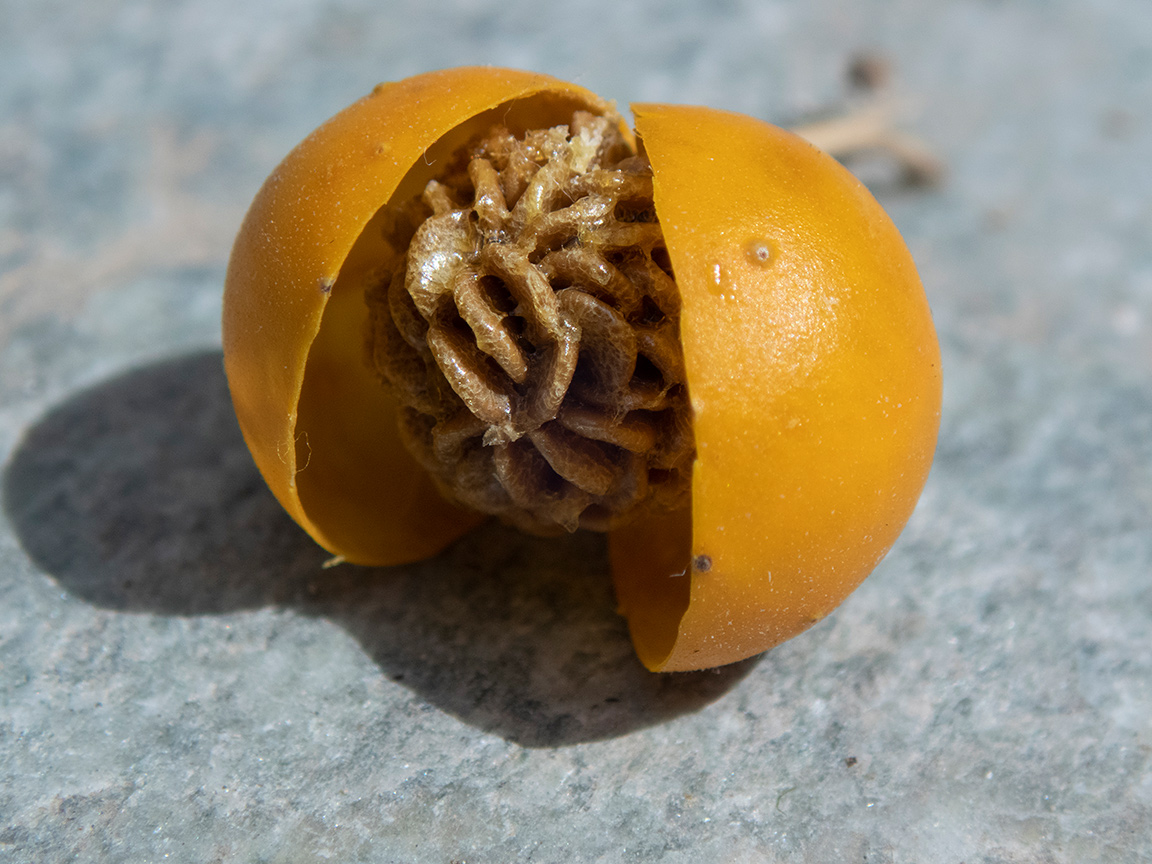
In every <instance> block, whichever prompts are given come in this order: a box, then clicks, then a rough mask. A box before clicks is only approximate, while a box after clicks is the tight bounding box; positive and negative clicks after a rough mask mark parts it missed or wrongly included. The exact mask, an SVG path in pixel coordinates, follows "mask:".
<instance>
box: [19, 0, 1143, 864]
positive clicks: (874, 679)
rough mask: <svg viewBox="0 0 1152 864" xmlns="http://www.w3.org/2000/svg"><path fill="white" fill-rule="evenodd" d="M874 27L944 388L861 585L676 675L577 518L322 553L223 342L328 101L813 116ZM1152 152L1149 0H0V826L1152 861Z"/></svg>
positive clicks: (286, 845) (240, 849) (503, 845)
mask: <svg viewBox="0 0 1152 864" xmlns="http://www.w3.org/2000/svg"><path fill="white" fill-rule="evenodd" d="M861 50H871V51H878V52H882V53H883V54H885V55H886V56H887V57H888V58H889V59H890V60H891V61H892V63H893V65H894V68H895V73H896V78H895V82H894V84H893V90H894V92H895V94H896V95H897V96H898V97H899V99H900V100H901V104H902V106H903V122H904V124H905V125H906V127H907V128H910V129H914V130H915V131H917V132H918V133H919V134H921V135H922V136H923V137H925V138H926V139H927V140H928V141H929V142H930V143H931V144H932V146H933V147H934V148H935V149H936V150H937V151H938V152H939V153H940V154H941V155H942V156H943V157H944V158H945V159H946V160H947V162H948V165H949V169H950V173H949V178H948V181H947V183H946V184H945V185H944V186H943V187H941V188H939V189H937V190H929V191H911V190H907V189H901V188H899V187H898V186H897V185H894V184H892V183H890V182H888V180H887V179H886V173H885V170H884V168H883V166H876V165H866V166H862V168H861V170H862V171H864V170H867V171H869V172H871V173H870V174H869V175H867V176H869V177H870V178H871V179H872V180H874V182H875V188H876V191H877V193H878V195H879V197H880V198H881V200H882V202H883V203H884V204H885V205H886V206H887V207H888V208H889V210H890V212H891V213H892V215H893V218H894V219H895V220H896V222H897V223H898V224H899V226H900V227H901V229H902V230H903V231H904V233H905V236H906V238H907V240H908V242H909V245H910V246H911V248H912V250H913V253H914V254H915V256H916V257H917V260H918V262H919V264H920V267H921V271H922V275H923V278H924V281H925V285H926V287H927V290H928V294H929V298H930V300H931V302H932V305H933V309H934V313H935V316H936V321H937V325H938V327H939V330H940V336H941V341H942V346H943V351H944V360H945V364H946V369H945V371H946V382H947V383H946V394H945V411H944V417H943V429H942V435H941V441H940V447H939V452H938V456H937V462H936V466H935V468H934V471H933V475H932V477H931V479H930V481H929V483H928V487H927V490H926V491H925V495H924V498H923V499H922V501H921V505H920V508H919V509H918V511H917V512H916V514H915V516H914V517H913V519H912V522H911V523H910V525H909V526H908V528H907V530H906V531H905V533H904V535H903V537H902V538H901V540H900V541H899V543H898V544H897V546H896V548H895V549H894V550H893V552H892V553H891V555H890V556H889V557H888V558H887V559H886V560H885V561H884V562H883V563H882V565H881V566H880V567H879V569H878V570H877V571H876V573H875V574H874V575H873V576H872V577H871V578H870V579H869V580H868V581H867V582H866V583H865V585H864V586H863V587H862V588H861V589H860V590H859V591H858V592H857V593H856V594H855V595H853V597H852V598H850V600H849V601H848V602H847V603H846V604H845V605H844V606H843V607H841V609H840V610H839V611H838V612H837V613H835V614H834V615H832V616H831V617H830V618H828V619H827V620H826V621H824V622H822V623H821V624H820V625H819V626H817V627H816V628H814V629H813V630H811V631H810V632H808V633H807V634H805V635H804V636H802V637H800V638H798V639H796V640H794V641H793V642H791V643H788V644H786V645H784V646H782V647H781V648H779V649H777V650H775V651H773V652H771V653H769V654H768V655H766V656H764V657H763V658H760V659H759V660H754V661H749V662H747V663H744V664H740V665H738V666H736V667H733V668H730V669H726V670H724V671H722V672H720V673H718V674H714V673H702V674H695V675H683V676H664V677H661V676H652V675H649V674H647V673H646V672H644V671H643V670H642V669H641V668H640V667H639V666H638V665H637V663H636V662H635V661H634V660H633V659H632V654H631V649H630V647H629V645H628V642H627V638H626V634H625V631H624V628H623V626H622V623H621V622H620V621H619V620H618V619H617V618H616V617H615V616H614V614H613V605H612V598H611V593H610V590H609V587H608V585H607V580H606V576H605V556H604V549H603V546H602V544H601V542H600V541H599V540H598V539H597V538H595V537H590V536H574V537H571V538H567V539H564V540H560V541H555V542H553V541H540V540H532V539H525V538H522V537H518V536H516V535H514V534H513V533H512V532H509V531H507V530H504V529H500V528H494V527H493V528H488V529H484V530H480V531H477V532H476V533H474V534H472V535H470V536H468V537H466V538H465V539H463V540H462V541H460V542H459V543H457V544H456V545H455V546H453V547H452V548H451V549H450V550H448V552H446V553H445V554H444V555H443V556H441V557H440V558H438V559H436V560H434V561H429V562H426V563H424V564H421V565H419V566H414V567H408V568H397V569H394V570H388V571H372V570H360V569H356V568H350V567H344V568H336V569H333V570H328V571H321V569H320V565H321V563H322V562H323V560H324V558H325V555H324V553H323V552H322V551H321V550H319V549H317V548H316V547H315V546H314V545H313V544H312V543H311V541H309V540H308V539H307V538H306V537H304V536H303V535H302V534H301V533H300V532H299V531H298V530H297V529H296V528H295V526H294V525H293V524H292V523H291V522H290V521H288V520H287V518H286V517H284V516H283V515H282V514H281V512H280V511H279V509H278V507H277V505H276V504H275V502H274V501H273V500H272V499H271V497H270V496H269V494H268V493H267V492H266V491H265V490H264V488H263V486H262V484H261V482H260V481H259V478H258V476H257V475H256V473H255V471H254V470H253V468H252V467H251V465H250V462H249V459H248V456H247V453H246V451H245V450H244V448H243V445H242V443H241V441H240V439H239V436H238V433H237V431H236V429H235V425H234V421H233V419H232V417H231V414H230V408H229V404H228V399H227V391H226V386H225V383H224V380H223V376H222V374H221V369H220V355H219V349H218V338H219V337H218V316H219V307H220V287H221V282H222V278H223V271H224V265H225V261H226V258H227V255H228V251H229V246H230V241H231V236H232V234H233V232H234V231H235V228H236V226H237V225H238V223H239V220H240V218H241V216H242V214H243V211H244V208H245V207H246V206H247V203H248V201H249V199H250V198H251V196H252V195H253V194H254V193H255V191H256V189H257V187H258V185H259V183H260V182H261V180H262V179H263V177H264V175H265V174H266V173H267V172H268V171H269V170H270V169H271V167H272V166H273V165H274V164H275V163H276V162H277V161H278V160H279V159H280V158H281V157H282V156H283V155H284V153H286V152H287V150H288V149H290V147H291V146H292V145H293V144H295V142H296V141H297V140H298V139H299V138H301V137H302V136H303V135H304V134H306V133H307V132H308V131H309V130H310V129H311V128H312V127H313V126H315V125H316V124H317V123H319V122H320V121H322V120H323V119H325V118H326V117H327V116H328V115H330V114H332V113H334V112H335V111H336V110H337V109H339V108H340V107H342V106H343V105H345V104H347V103H349V102H351V101H352V100H354V99H355V98H357V97H358V96H360V95H362V94H363V93H365V92H367V91H368V90H369V89H370V88H371V86H372V85H373V84H374V83H376V82H377V81H378V80H386V79H394V78H398V77H402V76H404V75H407V74H411V73H415V72H419V71H423V70H426V69H431V68H438V67H442V66H448V65H457V64H461V63H471V62H492V63H499V64H503V65H512V66H521V67H528V68H535V69H539V70H542V71H547V72H551V73H554V74H557V75H560V76H562V77H566V78H570V79H574V80H577V81H579V82H580V83H582V84H584V85H586V86H588V87H590V88H592V89H594V90H596V91H598V92H600V93H602V94H603V95H605V96H609V97H612V98H616V99H618V100H619V101H620V102H621V103H622V104H623V103H627V102H628V101H640V100H665V101H683V102H699V103H705V104H711V105H715V106H717V107H725V108H733V109H738V110H742V111H746V112H749V113H752V114H756V115H760V116H764V117H767V118H769V119H774V120H777V121H785V122H788V121H792V120H794V119H796V118H799V117H801V116H803V115H806V114H808V113H810V112H812V111H818V110H821V109H825V108H828V107H830V106H834V105H836V104H837V103H839V102H841V101H842V99H843V97H844V93H845V87H844V83H843V82H844V70H845V67H846V65H847V63H848V62H849V59H850V58H851V57H852V56H853V55H855V54H856V53H857V52H859V51H861ZM1150 153H1152V15H1149V9H1148V5H1147V3H1146V2H1145V0H1096V2H1091V3H1088V2H1083V0H1063V2H1040V0H1032V2H1026V0H1020V2H991V0H988V2H978V0H967V2H960V0H957V2H937V3H928V2H913V0H903V2H880V0H865V2H847V0H809V2H804V3H801V2H782V0H776V2H772V0H766V2H757V0H745V2H738V0H732V2H714V3H687V2H668V0H651V2H639V3H617V2H600V0H570V2H564V3H552V4H542V3H538V2H529V0H508V2H505V3H501V4H499V5H497V4H494V3H491V2H487V0H456V2H446V3H436V2H419V3H418V2H409V3H400V2H397V3H372V2H368V0H342V2H340V0H292V2H287V3H277V2H272V0H247V2H245V3H238V2H223V0H182V2H169V3H162V2H151V3H148V2H131V0H85V2H83V3H81V2H58V0H0V462H2V463H3V465H4V467H3V501H4V509H3V513H4V518H3V520H2V521H0V861H13V862H17V861H19V862H24V861H35V862H56V861H82V862H91V861H117V862H137V861H138V862H155V861H160V860H165V859H168V860H178V861H218V862H304V861H315V860H321V859H323V860H335V861H343V862H397V864H400V862H404V864H408V862H412V864H449V862H454V861H455V862H465V861H466V862H505V861H529V860H530V861H537V862H567V861H603V862H622V861H644V862H669V864H672V862H776V861H779V862H783V861H812V862H837V861H860V862H863V861H867V862H953V864H959V862H964V864H975V862H1087V861H1106V862H1137V861H1147V860H1150V859H1152V827H1150V826H1152V719H1150V718H1152V168H1150V167H1149V159H1148V156H1149V154H1150Z"/></svg>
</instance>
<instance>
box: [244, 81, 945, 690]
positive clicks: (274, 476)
mask: <svg viewBox="0 0 1152 864" xmlns="http://www.w3.org/2000/svg"><path fill="white" fill-rule="evenodd" d="M633 111H634V115H635V125H636V138H638V139H639V140H640V142H641V144H642V153H643V154H644V155H645V156H646V157H647V160H648V161H649V162H650V164H651V169H650V171H651V183H652V200H653V202H654V207H655V220H656V221H658V223H659V226H660V230H661V231H662V233H663V243H664V246H665V247H666V250H667V257H668V259H669V261H670V267H671V271H672V273H673V274H674V277H675V285H676V286H677V288H678V291H679V304H680V308H679V320H678V327H679V335H680V341H681V348H682V353H683V374H684V376H685V382H684V387H685V389H686V391H687V399H688V402H689V404H690V413H691V424H692V438H693V443H694V453H695V456H694V461H692V463H691V465H690V471H689V472H688V477H689V483H690V501H691V503H690V505H688V506H680V507H678V508H676V509H671V510H668V509H664V510H661V509H659V508H653V509H646V510H642V511H637V512H638V513H639V515H638V516H636V517H635V518H633V519H632V520H631V521H627V520H624V521H623V522H622V523H620V524H619V525H617V523H615V522H614V523H612V525H611V529H612V530H611V531H610V533H609V552H610V560H611V564H612V570H613V574H612V575H613V579H614V583H615V586H616V591H617V596H618V598H619V603H620V611H621V613H622V614H623V615H625V616H626V617H627V619H628V622H629V627H630V630H631V633H632V637H633V641H634V644H635V646H636V649H637V653H638V655H639V657H640V659H641V660H642V661H643V662H644V664H645V665H646V666H647V667H648V668H650V669H652V670H658V671H674V670H687V669H699V668H707V667H710V666H717V665H722V664H725V663H730V662H734V661H736V660H740V659H743V658H745V657H749V656H752V655H754V654H757V653H760V652H761V651H764V650H766V649H768V648H770V647H772V646H773V645H776V644H778V643H779V642H782V641H784V640H785V639H788V638H790V637H792V636H794V635H796V634H797V633H799V632H801V631H803V630H804V629H806V628H807V627H809V626H811V625H812V624H813V623H815V622H817V621H819V620H821V619H822V618H823V617H824V616H826V615H827V614H828V613H829V612H830V611H832V609H834V608H835V607H836V606H837V605H839V603H840V602H841V601H843V600H844V598H845V597H846V596H847V595H848V594H849V593H850V592H851V591H852V590H853V589H854V588H855V587H856V586H857V585H858V584H859V583H860V582H861V581H862V580H863V579H864V577H865V576H867V574H868V573H869V572H870V571H871V570H872V568H873V567H874V566H875V565H876V563H877V562H878V561H879V560H880V559H881V558H882V557H883V556H884V554H885V553H886V552H887V550H888V549H889V548H890V546H891V545H892V543H893V542H894V541H895V539H896V537H897V536H898V534H899V533H900V531H901V529H902V528H903V526H904V524H905V522H906V521H907V519H908V517H909V515H910V514H911V512H912V509H913V507H914V506H915V503H916V500H917V498H918V496H919V494H920V490H921V488H922V487H923V484H924V482H925V479H926V477H927V474H928V470H929V467H930V465H931V460H932V454H933V450H934V448H935V441H936V433H937V428H938V425H939V411H940V397H941V376H940V358H939V349H938V346H937V341H936V336H935V332H934V330H933V326H932V321H931V316H930V313H929V310H928V305H927V302H926V299H925V297H924V293H923V290H922V288H921V286H920V282H919V279H918V277H917V275H916V271H915V267H914V265H913V263H912V260H911V257H910V255H909V253H908V251H907V249H906V248H905V246H904V243H903V241H902V240H901V238H900V236H899V234H898V233H897V231H896V229H895V227H894V226H893V225H892V224H891V221H890V220H889V219H888V217H887V216H886V214H884V212H883V210H882V209H881V208H880V206H879V205H878V204H877V203H876V201H875V200H874V199H873V198H872V196H871V195H870V194H869V193H868V192H867V190H865V189H864V187H863V186H862V185H861V184H860V183H859V182H858V181H857V180H856V179H855V178H853V177H852V175H851V174H850V173H848V172H847V171H846V170H845V169H844V168H842V167H841V166H840V165H839V164H838V163H837V162H835V160H833V159H832V158H831V157H829V156H827V155H825V154H824V153H822V152H820V151H818V150H817V149H816V148H814V147H813V146H811V145H809V144H808V143H806V142H805V141H803V140H801V139H799V138H797V137H796V136H794V135H791V134H790V133H788V132H785V131H783V130H780V129H777V128H775V127H772V126H770V125H768V124H765V123H763V122H761V121H758V120H754V119H751V118H748V117H743V116H739V115H734V114H730V113H727V112H723V111H717V110H712V109H707V108H694V107H683V106H671V105H636V106H633ZM577 112H587V113H589V114H591V115H596V116H599V117H605V118H610V119H611V122H612V123H613V124H617V125H619V133H620V135H621V136H622V138H623V140H624V141H625V142H626V144H627V145H628V146H634V144H635V140H636V139H634V138H633V136H632V133H630V132H629V131H628V129H627V128H626V126H624V125H623V124H622V121H620V120H619V119H618V117H617V115H616V114H615V111H614V108H613V106H612V105H611V104H609V103H607V102H605V101H604V100H601V99H600V98H598V97H596V96H595V95H594V94H591V93H589V92H588V91H586V90H584V89H582V88H579V87H577V86H575V85H571V84H567V83H564V82H562V81H558V80H556V79H553V78H550V77H548V76H544V75H538V74H532V73H525V72H517V71H512V70H503V69H494V68H462V69H453V70H445V71H442V72H434V73H429V74H425V75H420V76H417V77H415V78H410V79H407V80H404V81H400V82H397V83H393V84H384V85H380V86H378V87H377V88H376V89H375V90H374V91H373V92H372V94H371V95H369V96H367V97H365V98H364V99H362V100H360V101H359V102H357V103H355V104H354V105H352V106H350V107H349V108H347V109H345V110H344V111H342V112H341V113H340V114H338V115H336V116H335V117H333V118H332V119H331V120H329V121H328V122H327V123H325V124H324V125H322V126H321V127H320V128H318V129H317V130H316V131H315V132H313V133H312V134H311V135H310V136H309V137H308V138H306V139H305V140H304V141H303V142H301V144H300V145H299V146H298V147H297V148H296V149H295V150H293V151H292V153H290V154H289V155H288V157H287V158H286V159H285V160H284V162H282V163H281V165H280V166H278V167H277V168H276V169H275V171H274V172H273V173H272V175H271V176H270V177H269V178H268V180H267V181H266V182H265V184H264V186H263V187H262V188H261V190H260V192H259V193H258V194H257V196H256V199H255V200H254V202H253V204H252V206H251V208H250V210H249V212H248V215H247V217H246V218H245V220H244V223H243V225H242V226H241V229H240V232H239V235H238V236H237V239H236V244H235V246H234V249H233V253H232V258H231V260H230V263H229V267H228V275H227V281H226V289H225V298H224V353H225V366H226V371H227V374H228V379H229V384H230V386H231V390H232V395H233V402H234V404H235V408H236V412H237V416H238V419H239V421H240V426H241V429H242V431H243V433H244V437H245V440H246V441H247V443H248V446H249V448H250V450H251V451H252V454H253V457H254V458H255V461H256V463H257V465H258V467H259V468H260V471H261V473H262V474H263V476H264V478H265V480H266V482H267V483H268V485H269V487H270V488H271V490H272V491H273V493H274V494H275V495H276V497H277V498H278V500H279V501H280V502H281V504H282V505H283V506H284V507H285V509H286V510H287V511H288V512H289V513H290V514H291V515H292V517H293V518H294V519H295V520H296V521H297V522H298V523H299V524H300V525H301V526H302V527H303V528H304V529H305V530H306V531H308V533H309V534H311V535H312V537H313V538H315V539H316V541H317V542H318V543H320V544H321V545H322V546H324V547H325V548H326V549H328V550H330V551H331V552H333V553H334V554H335V555H338V556H341V557H342V558H344V559H346V560H347V561H350V562H353V563H357V564H366V565H395V564H401V563H405V562H411V561H415V560H419V559H422V558H425V557H428V556H431V555H434V554H436V553H437V552H438V551H439V550H441V549H442V548H444V547H445V546H446V545H447V544H448V543H450V542H451V541H452V540H454V539H456V538H457V537H459V536H460V535H461V534H463V533H464V532H466V531H468V530H470V529H471V528H472V527H474V526H475V525H477V524H478V523H479V522H480V521H482V519H483V518H486V517H484V516H483V515H481V514H478V513H476V512H471V511H469V510H468V509H465V508H462V507H460V506H459V505H458V504H455V503H450V502H449V501H448V500H446V498H445V497H444V496H443V495H442V494H441V491H440V488H441V486H442V484H440V486H438V484H437V482H434V480H433V479H432V478H431V477H430V476H429V475H428V474H427V473H426V471H425V469H424V468H422V467H421V466H420V464H418V462H417V460H416V459H414V458H413V456H411V455H410V454H409V451H408V450H407V449H406V448H405V446H404V445H403V443H402V441H401V435H400V433H399V432H398V431H397V428H398V422H399V420H400V415H401V413H402V411H403V410H404V409H403V408H402V406H401V405H400V403H399V402H398V400H397V397H396V395H395V394H394V393H393V392H390V391H389V389H388V388H386V387H382V386H381V384H380V382H379V380H378V376H377V375H376V373H375V372H374V371H373V369H372V368H371V363H370V362H369V361H368V360H367V359H366V356H365V355H366V353H367V351H366V347H365V339H366V337H365V331H366V328H367V327H368V324H367V321H368V316H369V312H368V307H367V305H366V303H365V290H366V286H367V285H369V284H370V283H372V280H373V279H374V278H377V277H376V275H375V274H376V273H377V271H378V269H379V266H380V261H381V260H383V258H385V257H386V256H387V255H388V254H389V250H388V249H387V248H386V245H387V244H386V242H385V240H384V239H383V238H384V237H385V236H386V234H387V232H386V231H385V230H384V227H383V224H382V223H383V222H384V221H385V220H386V219H387V218H389V217H388V216H387V213H388V209H389V208H388V205H390V204H396V202H403V201H406V200H408V199H414V198H418V197H419V196H420V194H421V191H422V190H424V189H425V188H426V187H427V186H428V184H429V181H431V180H434V179H436V178H438V177H441V176H442V172H443V171H444V170H445V166H446V165H447V164H449V163H451V162H452V160H453V158H454V157H455V154H457V153H458V152H460V151H461V150H462V149H464V148H466V147H468V146H469V145H470V142H474V141H475V140H476V139H477V138H478V137H479V136H482V135H484V134H485V133H486V132H487V131H488V130H489V129H491V128H493V127H496V126H501V127H507V129H508V130H510V131H511V132H512V133H513V134H517V135H520V134H524V133H526V132H528V131H529V130H544V129H550V128H553V127H557V126H564V125H566V124H570V123H571V122H573V121H572V118H573V116H574V114H576V113H577ZM510 314H515V312H513V313H510ZM517 434H518V433H517V432H515V431H513V432H512V433H510V435H511V437H513V438H514V437H515V436H516V435H517ZM489 443H491V442H489ZM505 443H506V442H504V441H497V442H496V443H495V444H494V445H493V446H505ZM513 443H515V442H513Z"/></svg>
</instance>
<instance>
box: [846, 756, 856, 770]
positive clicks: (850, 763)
mask: <svg viewBox="0 0 1152 864" xmlns="http://www.w3.org/2000/svg"><path fill="white" fill-rule="evenodd" d="M844 764H845V765H847V766H848V767H849V768H851V767H852V766H853V765H855V764H856V757H855V756H849V757H848V758H847V759H845V760H844Z"/></svg>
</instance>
